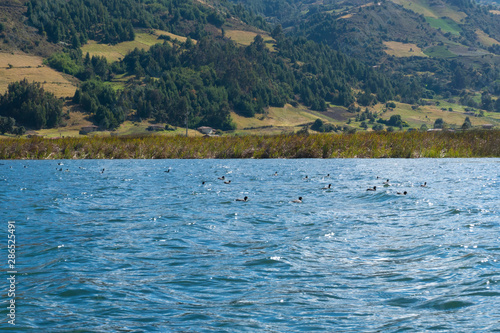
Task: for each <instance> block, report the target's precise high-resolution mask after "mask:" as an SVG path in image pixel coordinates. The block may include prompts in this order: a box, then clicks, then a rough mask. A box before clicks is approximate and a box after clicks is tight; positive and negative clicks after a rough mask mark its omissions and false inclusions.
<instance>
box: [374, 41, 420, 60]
mask: <svg viewBox="0 0 500 333" xmlns="http://www.w3.org/2000/svg"><path fill="white" fill-rule="evenodd" d="M384 45H385V46H386V47H387V50H385V52H386V53H387V54H388V55H393V56H395V57H427V55H426V54H425V53H424V52H422V49H420V48H419V47H418V46H417V45H416V44H411V43H400V42H384Z"/></svg>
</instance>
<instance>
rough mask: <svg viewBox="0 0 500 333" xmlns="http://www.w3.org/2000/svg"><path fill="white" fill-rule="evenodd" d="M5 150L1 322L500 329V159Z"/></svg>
mask: <svg viewBox="0 0 500 333" xmlns="http://www.w3.org/2000/svg"><path fill="white" fill-rule="evenodd" d="M0 162H1V165H0V191H1V192H0V208H1V209H0V217H1V221H2V224H1V225H2V226H3V227H2V228H3V230H2V235H3V236H2V239H3V240H2V241H0V242H1V250H2V252H1V254H0V255H1V258H2V259H1V260H3V264H2V269H3V272H4V274H3V275H4V278H3V281H4V282H3V284H4V285H3V286H0V288H1V289H2V292H1V295H2V296H1V306H2V308H1V311H0V315H1V321H0V329H3V330H12V326H11V325H9V324H8V323H7V319H8V318H7V314H8V311H9V310H8V309H7V308H6V307H7V306H8V302H9V298H8V296H7V289H8V287H9V286H8V281H7V279H6V277H8V273H7V271H8V270H9V268H8V267H7V235H8V233H7V232H8V227H7V223H8V221H14V222H15V235H16V246H17V252H16V267H15V268H16V270H17V275H16V283H17V284H16V297H17V298H16V326H15V328H16V329H17V330H18V331H22V330H26V331H34V332H117V331H120V332H146V331H154V332H243V331H246V332H255V331H260V332H311V331H326V332H375V331H378V332H382V331H383V332H400V331H405V330H407V331H419V332H422V331H452V332H478V331H500V262H499V260H500V208H499V207H500V176H499V167H500V159H417V160H415V159H412V160H409V159H408V160H406V159H405V160H403V159H384V160H365V159H348V160H338V159H335V160H315V159H312V160H311V159H306V160H71V161H0ZM58 163H62V164H63V165H58ZM59 169H62V171H59ZM168 170H169V172H166V171H168ZM275 172H277V176H274V174H275ZM328 174H330V177H327V175H328ZM221 176H225V179H226V180H231V183H230V184H224V182H223V181H222V180H219V179H218V177H221ZM306 176H308V177H307V179H304V178H305V177H306ZM377 177H380V178H377ZM386 179H389V182H390V184H391V185H390V186H386V187H384V184H383V182H384V181H385V180H386ZM202 182H205V184H202ZM424 182H427V187H421V185H422V184H423V183H424ZM328 184H332V189H331V190H324V189H322V188H323V187H325V186H327V185H328ZM373 186H377V190H376V191H366V189H367V188H369V187H373ZM404 191H407V195H398V194H397V193H398V192H400V193H402V192H404ZM245 196H247V197H248V198H249V200H248V201H247V202H240V201H235V199H237V198H243V197H245ZM299 196H301V197H303V202H302V203H293V202H291V201H292V200H294V199H297V198H298V197H299Z"/></svg>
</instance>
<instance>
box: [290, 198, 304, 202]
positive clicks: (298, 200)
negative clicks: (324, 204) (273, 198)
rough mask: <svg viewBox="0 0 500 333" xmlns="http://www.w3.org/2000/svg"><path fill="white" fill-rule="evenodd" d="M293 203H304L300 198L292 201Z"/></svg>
mask: <svg viewBox="0 0 500 333" xmlns="http://www.w3.org/2000/svg"><path fill="white" fill-rule="evenodd" d="M292 202H293V203H302V197H299V198H298V199H295V200H292Z"/></svg>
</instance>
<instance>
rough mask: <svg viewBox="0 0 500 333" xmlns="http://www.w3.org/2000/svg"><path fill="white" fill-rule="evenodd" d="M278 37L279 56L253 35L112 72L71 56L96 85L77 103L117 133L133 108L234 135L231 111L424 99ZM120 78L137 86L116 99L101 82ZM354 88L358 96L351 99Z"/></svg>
mask: <svg viewBox="0 0 500 333" xmlns="http://www.w3.org/2000/svg"><path fill="white" fill-rule="evenodd" d="M276 33H277V35H275V37H276V45H275V48H276V50H277V52H271V51H269V49H268V48H267V47H266V44H265V43H264V41H263V39H262V37H261V36H259V35H257V37H255V40H254V41H253V43H251V44H250V45H249V46H247V47H241V46H238V45H236V44H235V43H233V42H232V41H228V40H223V39H220V38H218V39H214V38H208V37H207V38H203V39H201V40H199V41H198V43H196V44H194V43H192V42H190V41H189V40H187V41H186V43H183V44H173V45H171V44H170V43H169V42H165V43H163V44H157V45H154V46H152V47H151V48H150V49H149V50H148V51H144V50H138V49H136V50H134V51H132V52H131V53H129V54H128V55H127V56H126V57H125V58H124V59H123V60H122V61H121V62H119V63H115V64H113V65H109V64H108V63H107V61H106V60H105V59H103V58H99V57H92V58H90V57H89V56H88V55H87V56H86V57H84V59H83V60H82V59H81V58H79V57H78V56H75V57H73V58H74V61H73V63H72V65H71V66H68V67H69V68H72V67H76V68H80V71H78V72H75V73H74V74H75V75H76V76H78V77H82V78H83V77H85V78H93V80H91V81H86V82H85V83H83V84H82V86H81V88H80V89H79V90H78V91H77V93H76V94H75V98H74V102H75V103H80V104H82V105H83V107H84V108H85V109H86V110H87V111H89V112H91V113H92V114H94V115H95V116H96V121H97V123H98V124H99V125H100V126H103V127H105V128H113V127H116V126H117V125H119V124H120V123H121V122H122V121H123V120H124V119H125V117H126V110H128V109H135V110H137V115H138V116H139V117H141V118H154V119H155V120H156V121H158V122H167V123H169V124H173V125H177V126H181V125H183V124H184V123H185V120H186V114H188V115H189V116H188V118H189V125H190V126H192V127H196V126H200V125H207V126H213V127H216V128H221V129H231V128H232V127H233V125H232V124H231V119H230V116H229V111H230V110H234V111H235V112H237V113H239V114H241V115H243V116H246V117H252V116H254V115H255V114H258V113H263V112H264V108H266V107H268V106H277V107H282V106H284V105H285V103H302V104H304V105H306V106H308V107H310V108H311V109H312V110H317V111H325V110H326V103H327V102H330V103H333V104H336V105H342V106H349V105H350V104H352V103H353V102H354V101H356V100H357V101H358V103H359V104H360V105H364V106H368V105H372V104H374V103H377V102H386V101H388V100H390V99H393V98H395V96H396V95H398V96H402V97H401V98H402V99H403V100H404V101H407V102H415V101H417V100H418V99H419V98H420V97H421V95H422V94H423V93H424V90H423V89H421V88H420V87H421V84H420V82H418V81H416V80H415V79H410V78H407V77H387V76H385V75H383V74H380V73H378V72H377V71H376V70H374V69H373V68H370V67H368V66H366V65H364V64H362V63H361V62H359V61H357V60H355V59H353V58H350V57H347V56H345V55H343V54H341V53H339V52H337V51H334V50H332V49H331V48H329V47H328V46H325V45H321V44H318V43H314V42H312V41H308V40H306V39H304V38H294V37H285V36H284V35H283V34H280V33H279V32H276ZM59 57H63V56H62V55H61V56H59ZM56 58H57V57H56ZM78 64H80V65H78ZM63 70H64V68H63ZM123 72H125V73H127V74H128V75H135V77H136V79H137V80H138V83H140V84H135V85H133V86H131V87H129V88H127V89H125V90H124V91H121V92H118V93H117V94H115V93H114V91H113V89H112V88H111V87H110V86H109V85H106V83H105V82H104V81H105V80H106V78H108V77H109V76H110V73H111V74H119V73H123ZM352 88H357V89H360V90H363V93H360V94H357V95H354V94H353V92H352Z"/></svg>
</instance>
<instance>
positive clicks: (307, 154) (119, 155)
mask: <svg viewBox="0 0 500 333" xmlns="http://www.w3.org/2000/svg"><path fill="white" fill-rule="evenodd" d="M464 157H500V131H499V130H487V131H464V132H432V133H430V132H416V131H415V132H393V133H387V132H366V133H355V134H309V135H303V134H300V135H299V134H281V135H273V136H258V135H248V136H227V137H187V138H186V137H184V136H174V137H167V136H154V135H153V136H123V137H93V138H73V137H68V138H56V139H46V138H39V137H32V138H15V139H2V140H0V159H2V160H9V159H34V160H43V159H52V160H56V159H231V158H464Z"/></svg>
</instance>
